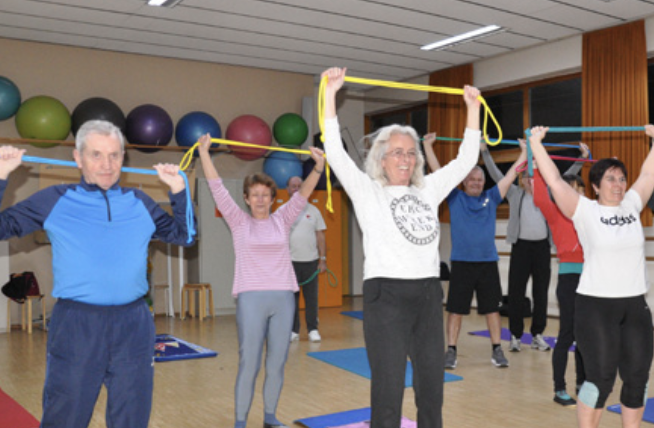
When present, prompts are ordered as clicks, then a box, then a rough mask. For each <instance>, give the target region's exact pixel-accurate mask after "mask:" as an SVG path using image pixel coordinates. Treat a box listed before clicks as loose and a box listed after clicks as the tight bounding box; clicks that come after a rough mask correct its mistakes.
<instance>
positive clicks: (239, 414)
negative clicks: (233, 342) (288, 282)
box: [234, 291, 295, 421]
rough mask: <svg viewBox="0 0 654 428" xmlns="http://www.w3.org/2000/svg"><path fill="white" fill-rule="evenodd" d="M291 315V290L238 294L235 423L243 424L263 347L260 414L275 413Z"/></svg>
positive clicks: (292, 310)
mask: <svg viewBox="0 0 654 428" xmlns="http://www.w3.org/2000/svg"><path fill="white" fill-rule="evenodd" d="M294 312H295V299H294V297H293V292H292V291H249V292H245V293H241V294H239V295H238V300H237V303H236V325H237V326H238V343H239V350H238V353H239V365H238V376H237V377H236V386H235V388H234V398H235V413H236V420H237V421H246V420H247V416H248V412H249V411H250V406H251V404H252V397H253V395H254V386H255V383H256V380H257V375H258V374H259V368H260V367H261V355H262V354H263V345H264V343H265V344H266V379H265V381H264V384H263V403H264V411H265V412H266V413H269V414H273V415H274V414H275V412H276V410H277V403H278V402H279V395H280V394H281V392H282V385H283V383H284V365H285V364H286V357H287V355H288V347H289V345H290V341H289V339H290V336H291V327H292V325H293V315H294Z"/></svg>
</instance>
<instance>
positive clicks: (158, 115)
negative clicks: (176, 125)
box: [125, 104, 173, 152]
mask: <svg viewBox="0 0 654 428" xmlns="http://www.w3.org/2000/svg"><path fill="white" fill-rule="evenodd" d="M125 122H126V123H125V137H127V141H129V143H130V144H134V145H141V146H166V145H168V143H170V140H171V138H172V137H173V120H172V119H171V118H170V116H169V115H168V113H166V110H164V109H162V108H161V107H159V106H156V105H154V104H143V105H140V106H138V107H135V108H134V109H133V110H132V111H130V112H129V114H128V115H127V119H126V121H125ZM137 149H138V150H140V151H142V152H156V151H157V149H151V148H139V147H137Z"/></svg>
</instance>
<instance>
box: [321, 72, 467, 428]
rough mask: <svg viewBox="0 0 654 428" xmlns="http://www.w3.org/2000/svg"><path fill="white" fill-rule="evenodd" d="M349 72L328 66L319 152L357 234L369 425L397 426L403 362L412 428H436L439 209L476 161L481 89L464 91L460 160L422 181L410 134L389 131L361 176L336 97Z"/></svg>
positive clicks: (399, 128) (440, 390)
mask: <svg viewBox="0 0 654 428" xmlns="http://www.w3.org/2000/svg"><path fill="white" fill-rule="evenodd" d="M345 73H346V70H345V69H342V68H330V69H328V70H326V71H325V72H324V73H323V74H322V77H323V78H326V79H327V83H326V88H325V93H324V94H325V106H324V117H325V138H326V142H325V150H326V153H327V160H328V161H329V164H330V165H331V167H332V168H333V170H334V172H335V173H336V174H337V175H338V178H339V180H340V181H341V184H342V185H343V188H344V189H345V191H346V192H347V194H348V196H349V197H350V200H351V201H352V204H353V205H354V209H355V212H356V216H357V220H358V222H359V225H360V226H361V230H362V231H363V250H364V254H365V261H364V284H363V314H364V316H363V331H364V338H365V342H366V350H367V354H368V362H369V363H370V370H371V384H370V389H371V394H370V395H371V422H370V426H371V428H397V427H399V426H400V420H401V417H402V415H401V411H402V399H403V396H404V389H405V372H406V365H407V356H408V357H409V358H410V359H411V363H412V366H413V388H414V391H415V397H416V399H415V402H416V406H417V408H418V417H417V419H418V421H417V422H418V426H419V427H429V428H440V427H441V426H442V414H441V410H442V405H443V377H444V372H443V349H444V343H443V315H442V314H443V312H442V306H441V304H442V301H443V291H442V289H441V285H440V281H439V279H438V277H439V267H440V258H439V255H438V244H439V240H440V235H439V230H440V225H439V222H438V204H439V203H440V202H441V201H442V200H443V199H445V197H446V196H447V195H448V194H449V193H450V192H451V191H452V189H453V188H454V187H456V186H457V185H458V184H459V183H460V182H461V180H463V179H464V178H465V177H466V175H467V174H468V173H469V172H470V169H471V168H472V167H473V166H474V165H475V163H476V162H477V159H478V157H479V137H480V132H479V113H480V102H479V99H478V97H479V90H477V89H476V88H473V87H470V86H466V87H465V88H464V95H463V100H464V102H465V104H466V106H467V110H468V112H467V129H466V130H465V134H464V138H463V143H462V144H461V146H460V148H459V154H458V156H457V158H456V159H454V160H452V161H451V162H450V163H449V164H447V165H445V166H444V167H443V168H441V169H439V170H438V171H436V172H434V173H432V174H429V175H427V176H424V174H423V165H424V158H423V156H422V153H421V152H420V143H419V141H418V140H419V138H418V135H417V134H416V132H415V130H414V129H413V128H411V127H408V126H400V125H390V126H386V127H384V128H382V129H381V130H380V131H379V133H378V134H377V137H376V138H374V141H373V144H372V147H371V149H370V151H369V153H368V156H367V158H366V162H365V169H366V171H365V172H363V171H361V170H360V169H359V168H358V167H357V165H356V164H355V163H354V161H353V160H352V159H351V158H350V157H349V156H348V154H347V152H346V151H345V150H344V149H343V144H342V142H341V138H340V134H339V125H338V119H337V117H336V93H337V92H338V90H339V89H340V88H341V87H342V86H343V83H344V79H345Z"/></svg>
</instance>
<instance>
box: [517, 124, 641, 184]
mask: <svg viewBox="0 0 654 428" xmlns="http://www.w3.org/2000/svg"><path fill="white" fill-rule="evenodd" d="M644 130H645V127H644V126H556V127H551V128H549V129H548V131H547V132H548V133H550V132H556V133H569V132H625V131H626V132H631V131H644ZM525 135H526V136H527V170H528V171H529V175H530V176H531V177H533V176H534V166H533V164H532V157H533V156H532V152H531V145H530V144H529V137H531V128H527V129H525Z"/></svg>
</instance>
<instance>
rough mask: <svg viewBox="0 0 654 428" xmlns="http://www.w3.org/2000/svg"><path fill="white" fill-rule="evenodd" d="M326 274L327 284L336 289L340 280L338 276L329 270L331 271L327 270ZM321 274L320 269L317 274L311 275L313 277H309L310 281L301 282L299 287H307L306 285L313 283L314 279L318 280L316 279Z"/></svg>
mask: <svg viewBox="0 0 654 428" xmlns="http://www.w3.org/2000/svg"><path fill="white" fill-rule="evenodd" d="M325 272H327V283H328V284H329V285H330V286H331V287H336V286H337V285H338V279H336V275H335V274H334V272H332V271H331V270H329V269H327V270H326V271H325ZM319 273H320V269H318V270H317V271H315V272H314V273H313V275H311V276H310V277H309V279H307V280H306V281H304V282H301V283H300V284H298V285H299V286H300V287H302V286H303V285H306V284H308V283H310V282H311V281H313V280H314V279H316V277H317V276H318V274H319ZM332 281H333V282H332Z"/></svg>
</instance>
